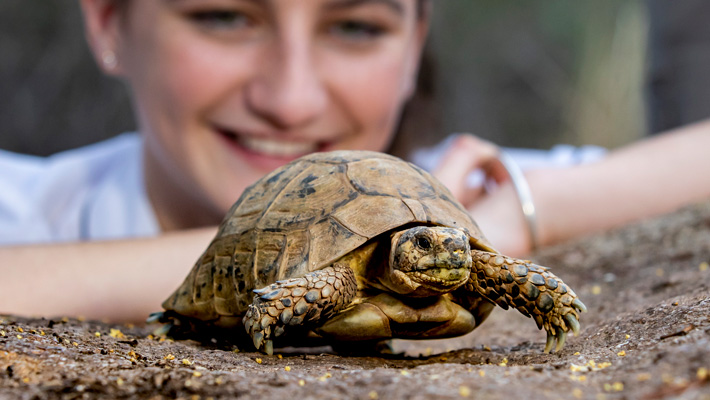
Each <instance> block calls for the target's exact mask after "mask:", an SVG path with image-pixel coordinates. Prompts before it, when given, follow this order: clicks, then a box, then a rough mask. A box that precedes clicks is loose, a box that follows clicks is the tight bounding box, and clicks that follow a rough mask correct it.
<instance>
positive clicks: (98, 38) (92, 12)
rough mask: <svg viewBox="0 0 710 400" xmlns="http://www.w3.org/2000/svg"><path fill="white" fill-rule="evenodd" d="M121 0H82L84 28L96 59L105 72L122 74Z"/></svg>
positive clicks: (114, 74)
mask: <svg viewBox="0 0 710 400" xmlns="http://www.w3.org/2000/svg"><path fill="white" fill-rule="evenodd" d="M118 1H121V0H80V4H81V10H82V12H83V15H84V30H85V32H86V40H87V42H88V43H89V48H90V49H91V51H92V53H93V54H94V59H95V60H96V63H97V64H98V65H99V68H101V70H102V71H104V73H106V74H108V75H113V76H120V75H122V73H123V69H122V67H121V62H120V60H121V58H120V56H121V54H120V52H119V41H120V35H121V15H120V14H121V12H120V10H119V7H120V5H119V4H118Z"/></svg>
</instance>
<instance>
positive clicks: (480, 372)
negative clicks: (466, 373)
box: [478, 370, 486, 376]
mask: <svg viewBox="0 0 710 400" xmlns="http://www.w3.org/2000/svg"><path fill="white" fill-rule="evenodd" d="M478 375H480V376H486V371H484V370H480V371H478Z"/></svg>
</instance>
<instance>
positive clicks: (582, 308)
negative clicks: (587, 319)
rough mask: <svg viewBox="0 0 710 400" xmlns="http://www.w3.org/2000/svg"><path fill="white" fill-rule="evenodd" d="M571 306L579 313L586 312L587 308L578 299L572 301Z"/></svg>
mask: <svg viewBox="0 0 710 400" xmlns="http://www.w3.org/2000/svg"><path fill="white" fill-rule="evenodd" d="M572 306H573V307H574V308H576V309H577V310H579V311H581V312H587V306H585V305H584V303H582V300H580V299H574V301H573V302H572Z"/></svg>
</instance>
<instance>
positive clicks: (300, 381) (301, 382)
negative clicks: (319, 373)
mask: <svg viewBox="0 0 710 400" xmlns="http://www.w3.org/2000/svg"><path fill="white" fill-rule="evenodd" d="M298 386H306V381H304V380H303V379H299V380H298Z"/></svg>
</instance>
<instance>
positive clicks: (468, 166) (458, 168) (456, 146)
mask: <svg viewBox="0 0 710 400" xmlns="http://www.w3.org/2000/svg"><path fill="white" fill-rule="evenodd" d="M499 153H500V150H499V148H498V147H497V146H496V145H494V144H493V143H491V142H488V141H486V140H483V139H480V138H478V137H476V136H474V135H471V134H460V135H458V136H456V138H455V139H454V140H453V143H452V144H451V146H449V148H448V149H447V151H446V153H445V154H444V156H443V157H442V159H441V161H440V162H439V165H438V166H437V167H436V168H435V169H434V171H433V175H434V176H435V177H437V178H438V179H439V180H440V181H441V182H442V183H443V184H444V185H445V186H446V187H447V188H449V190H450V191H451V193H452V194H453V195H454V197H455V198H456V199H457V200H458V201H460V202H461V203H463V205H464V206H466V207H469V206H471V205H472V204H473V203H474V202H475V201H476V200H477V199H478V198H479V197H480V196H481V195H482V194H483V192H484V190H485V189H484V185H483V181H484V180H488V179H492V180H494V181H495V182H497V183H501V182H504V181H505V180H507V173H506V171H505V167H503V165H502V164H501V163H500V161H499V160H498V155H499ZM475 171H483V174H484V177H483V179H481V181H480V182H474V183H472V182H471V175H472V174H473V173H474V172H475Z"/></svg>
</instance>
